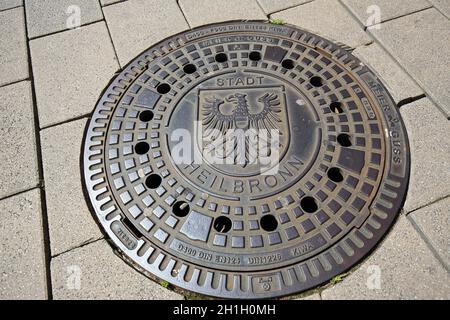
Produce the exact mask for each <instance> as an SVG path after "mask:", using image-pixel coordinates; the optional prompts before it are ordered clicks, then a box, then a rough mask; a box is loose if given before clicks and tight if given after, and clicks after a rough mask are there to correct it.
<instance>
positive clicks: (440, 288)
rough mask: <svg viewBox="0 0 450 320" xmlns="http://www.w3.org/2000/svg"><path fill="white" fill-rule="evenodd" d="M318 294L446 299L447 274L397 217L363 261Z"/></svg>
mask: <svg viewBox="0 0 450 320" xmlns="http://www.w3.org/2000/svg"><path fill="white" fill-rule="evenodd" d="M378 275H379V276H380V277H379V279H380V283H377V281H376V279H377V278H378ZM378 284H379V287H378ZM321 295H322V299H323V300H330V299H333V300H360V299H364V300H369V299H370V300H372V299H373V300H375V299H376V300H380V299H383V300H384V299H386V300H403V299H427V300H428V299H430V300H437V299H450V276H449V274H448V273H447V271H446V270H445V269H444V268H443V266H442V264H440V262H439V261H438V260H437V259H436V258H435V257H434V255H433V253H432V252H431V251H430V249H429V248H428V247H427V245H426V244H425V242H424V241H423V240H422V238H421V237H420V235H419V234H418V233H417V231H416V230H415V229H414V227H413V226H412V224H411V223H410V222H409V221H408V220H407V218H406V217H405V216H401V217H400V218H399V221H398V222H397V224H396V225H395V227H394V228H393V230H392V231H391V232H390V234H389V235H388V236H387V238H386V240H385V241H384V242H383V243H382V244H381V245H380V247H379V248H378V249H377V250H376V251H375V253H374V254H373V255H372V256H371V257H370V258H369V259H368V260H367V261H365V262H364V263H363V264H362V265H361V266H360V267H359V268H358V269H357V270H356V271H354V272H353V273H352V274H351V275H349V276H348V277H346V278H345V279H344V280H343V281H342V282H340V283H338V284H336V285H334V286H333V287H331V288H329V289H326V290H324V291H323V292H322V294H321Z"/></svg>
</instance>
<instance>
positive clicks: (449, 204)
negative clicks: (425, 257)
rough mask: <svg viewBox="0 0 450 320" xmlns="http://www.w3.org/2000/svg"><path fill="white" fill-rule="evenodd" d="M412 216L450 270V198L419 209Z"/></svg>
mask: <svg viewBox="0 0 450 320" xmlns="http://www.w3.org/2000/svg"><path fill="white" fill-rule="evenodd" d="M410 218H411V219H413V221H414V223H415V224H416V225H417V226H418V228H419V229H420V230H421V231H422V233H423V234H424V236H425V237H426V239H427V241H428V242H429V243H430V244H431V245H432V246H433V248H434V250H435V251H436V252H437V254H438V255H439V256H440V258H441V259H442V261H444V263H445V264H446V266H447V268H448V270H450V198H446V199H444V200H441V201H439V202H436V203H434V204H432V205H430V206H427V207H425V208H423V209H420V210H417V211H415V212H413V213H411V215H410Z"/></svg>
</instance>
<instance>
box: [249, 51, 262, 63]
mask: <svg viewBox="0 0 450 320" xmlns="http://www.w3.org/2000/svg"><path fill="white" fill-rule="evenodd" d="M248 57H249V58H250V60H252V61H259V60H261V53H259V52H258V51H252V52H250V54H249V56H248Z"/></svg>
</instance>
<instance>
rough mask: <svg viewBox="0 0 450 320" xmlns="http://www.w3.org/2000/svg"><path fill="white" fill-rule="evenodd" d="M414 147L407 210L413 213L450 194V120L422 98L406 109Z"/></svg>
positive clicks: (407, 122) (402, 112)
mask: <svg viewBox="0 0 450 320" xmlns="http://www.w3.org/2000/svg"><path fill="white" fill-rule="evenodd" d="M400 113H401V115H402V117H403V120H404V121H405V125H406V129H407V131H408V136H409V142H410V146H411V179H410V183H409V190H408V195H407V198H406V203H405V206H404V207H405V211H406V212H411V211H412V210H415V209H417V208H420V207H423V206H425V205H427V204H429V203H431V202H433V201H436V200H438V199H440V198H442V197H444V196H447V195H450V183H449V181H450V139H448V136H449V132H450V121H448V120H447V119H446V118H445V116H444V115H443V114H442V113H441V112H440V111H439V110H438V109H437V108H436V107H435V106H434V105H433V104H432V103H431V102H430V100H428V99H421V100H419V101H416V102H414V103H412V104H408V105H405V106H403V107H402V108H401V109H400Z"/></svg>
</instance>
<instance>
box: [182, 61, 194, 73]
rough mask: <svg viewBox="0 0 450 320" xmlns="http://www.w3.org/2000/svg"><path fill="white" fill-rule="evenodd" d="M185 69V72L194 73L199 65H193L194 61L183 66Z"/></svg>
mask: <svg viewBox="0 0 450 320" xmlns="http://www.w3.org/2000/svg"><path fill="white" fill-rule="evenodd" d="M183 71H184V73H187V74H192V73H194V72H195V71H197V67H196V66H195V65H193V64H192V63H189V64H187V65H185V66H184V67H183Z"/></svg>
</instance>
